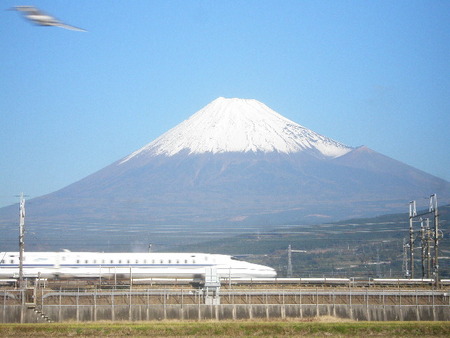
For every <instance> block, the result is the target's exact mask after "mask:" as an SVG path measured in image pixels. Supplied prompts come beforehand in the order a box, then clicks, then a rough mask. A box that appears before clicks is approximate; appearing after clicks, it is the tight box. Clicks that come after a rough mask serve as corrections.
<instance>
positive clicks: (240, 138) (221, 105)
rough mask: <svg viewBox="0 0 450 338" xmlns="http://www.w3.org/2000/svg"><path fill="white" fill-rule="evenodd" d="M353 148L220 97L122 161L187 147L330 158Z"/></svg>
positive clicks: (251, 103) (261, 108)
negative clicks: (316, 154)
mask: <svg viewBox="0 0 450 338" xmlns="http://www.w3.org/2000/svg"><path fill="white" fill-rule="evenodd" d="M352 149H353V148H351V147H348V146H346V145H344V144H341V143H339V142H336V141H334V140H332V139H330V138H328V137H325V136H322V135H319V134H317V133H315V132H313V131H312V130H310V129H307V128H305V127H303V126H301V125H299V124H297V123H295V122H293V121H291V120H289V119H287V118H285V117H283V116H282V115H280V114H278V113H277V112H275V111H274V110H272V109H270V108H269V107H267V106H266V105H265V104H263V103H261V102H259V101H257V100H251V99H237V98H232V99H227V98H223V97H220V98H218V99H216V100H214V101H212V102H211V103H209V104H208V105H207V106H205V107H204V108H202V109H201V110H199V111H198V112H197V113H195V114H194V115H192V116H191V117H190V118H189V119H187V120H185V121H183V122H182V123H180V124H179V125H177V126H176V127H174V128H172V129H170V130H169V131H167V132H166V133H164V134H163V135H161V136H160V137H158V138H157V139H156V140H154V141H153V142H151V143H149V144H148V145H146V146H144V147H142V148H141V149H139V150H137V151H135V152H133V153H132V154H130V155H129V156H128V157H126V158H124V159H123V160H122V162H121V163H124V162H127V161H128V160H130V159H131V158H133V157H135V156H137V155H143V154H150V155H167V156H173V155H175V154H177V153H179V152H181V151H183V150H187V151H188V152H189V153H190V154H199V153H206V152H210V153H213V154H216V153H225V152H274V151H277V152H280V153H295V152H300V151H307V150H312V151H314V150H315V151H318V152H320V153H321V154H322V155H323V156H325V157H338V156H342V155H344V154H346V153H348V152H349V151H351V150H352Z"/></svg>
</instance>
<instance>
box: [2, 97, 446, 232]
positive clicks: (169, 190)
mask: <svg viewBox="0 0 450 338" xmlns="http://www.w3.org/2000/svg"><path fill="white" fill-rule="evenodd" d="M433 193H437V194H438V196H439V198H440V203H442V202H447V203H448V202H449V201H450V183H449V182H447V181H445V180H442V179H440V178H437V177H435V176H432V175H429V174H427V173H425V172H422V171H420V170H418V169H415V168H413V167H411V166H408V165H406V164H403V163H401V162H399V161H396V160H394V159H391V158H389V157H387V156H384V155H382V154H380V153H377V152H375V151H373V150H371V149H369V148H367V147H364V146H363V147H350V146H347V145H344V144H342V143H339V142H337V141H335V140H332V139H330V138H328V137H326V136H323V135H320V134H318V133H315V132H314V131H312V130H309V129H307V128H305V127H303V126H301V125H299V124H297V123H295V122H293V121H290V120H289V119H287V118H285V117H283V116H282V115H280V114H278V113H277V112H275V111H273V110H272V109H270V108H269V107H267V106H266V105H264V104H263V103H261V102H259V101H256V100H249V99H237V98H232V99H227V98H218V99H216V100H214V101H212V102H211V103H209V104H208V105H207V106H205V107H204V108H203V109H201V110H199V111H198V112H197V113H195V114H194V115H192V116H191V117H190V118H189V119H187V120H185V121H184V122H182V123H180V124H179V125H177V126H176V127H174V128H173V129H171V130H169V131H167V132H166V133H164V134H163V135H161V136H160V137H159V138H157V139H155V140H154V141H153V142H151V143H149V144H147V145H145V146H144V147H142V148H141V149H139V150H137V151H135V152H133V153H131V154H130V155H128V156H126V157H125V158H122V159H120V160H118V161H117V162H115V163H112V164H111V165H109V166H107V167H105V168H103V169H101V170H99V171H98V172H96V173H94V174H92V175H90V176H87V177H86V178H84V179H82V180H80V181H78V182H76V183H73V184H71V185H69V186H67V187H65V188H63V189H61V190H59V191H56V192H54V193H51V194H48V195H45V196H42V197H38V198H35V199H32V200H30V201H29V202H28V204H27V206H28V207H27V215H28V216H27V217H29V220H30V221H32V222H39V221H43V220H45V221H48V220H51V221H54V222H60V223H65V224H71V223H73V222H80V223H83V222H98V223H102V224H108V223H115V224H123V225H124V226H126V225H128V224H133V223H140V224H150V225H151V224H153V225H164V224H179V225H185V226H202V227H208V226H211V227H213V226H221V225H226V224H232V225H233V226H240V225H243V224H247V225H248V224H252V225H261V226H263V225H264V226H267V225H280V224H298V223H300V222H301V223H317V222H323V221H327V222H328V221H332V220H338V219H344V218H351V217H368V216H372V215H379V214H382V213H389V212H402V211H405V210H406V209H407V204H408V202H409V201H410V200H413V199H417V198H422V197H424V196H429V195H430V194H433ZM13 210H14V212H13ZM16 210H17V209H16V208H11V207H7V208H3V209H0V215H4V216H5V217H7V215H9V217H16V216H15V213H16Z"/></svg>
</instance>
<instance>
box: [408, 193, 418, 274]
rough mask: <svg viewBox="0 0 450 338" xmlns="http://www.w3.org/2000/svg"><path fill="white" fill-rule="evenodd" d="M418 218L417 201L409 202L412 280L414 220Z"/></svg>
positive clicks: (411, 270)
mask: <svg viewBox="0 0 450 338" xmlns="http://www.w3.org/2000/svg"><path fill="white" fill-rule="evenodd" d="M416 216H417V211H416V201H411V202H409V263H410V270H409V271H410V273H411V274H410V278H414V229H413V218H414V217H416Z"/></svg>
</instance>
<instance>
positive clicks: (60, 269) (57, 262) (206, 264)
mask: <svg viewBox="0 0 450 338" xmlns="http://www.w3.org/2000/svg"><path fill="white" fill-rule="evenodd" d="M208 269H214V271H216V274H217V276H218V277H219V278H231V279H233V278H272V277H275V276H276V272H275V270H274V269H272V268H270V267H267V266H264V265H259V264H253V263H249V262H245V261H241V260H238V259H237V258H235V257H233V256H227V255H217V254H203V253H103V252H102V253H100V252H70V251H62V252H25V254H24V259H23V277H25V278H37V277H38V276H39V277H42V278H70V277H71V278H89V277H105V278H113V277H114V276H116V277H122V278H154V277H155V278H158V277H159V278H195V277H200V276H205V274H206V271H207V270H208ZM18 276H19V253H18V252H1V253H0V278H17V277H18Z"/></svg>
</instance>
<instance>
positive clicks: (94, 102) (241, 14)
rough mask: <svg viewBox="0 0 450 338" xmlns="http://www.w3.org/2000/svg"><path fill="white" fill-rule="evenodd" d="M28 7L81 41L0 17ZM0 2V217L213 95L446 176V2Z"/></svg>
mask: <svg viewBox="0 0 450 338" xmlns="http://www.w3.org/2000/svg"><path fill="white" fill-rule="evenodd" d="M30 4H32V5H35V6H37V7H39V8H41V9H42V10H44V11H46V12H48V13H50V14H52V15H54V16H56V17H57V18H58V19H60V20H61V21H64V22H65V23H68V24H70V25H74V26H78V27H81V28H84V29H86V30H88V32H86V33H84V32H76V31H70V30H65V29H61V28H56V27H39V26H34V25H32V24H30V23H29V22H27V21H25V20H24V19H23V18H22V17H21V16H20V14H19V13H18V12H15V11H5V10H3V9H8V8H10V7H12V6H16V5H30ZM1 6H2V7H3V8H0V9H1V11H0V15H1V20H0V149H1V153H0V155H1V157H0V206H4V205H8V204H12V203H16V202H17V201H18V198H17V197H15V195H18V194H19V193H20V192H24V193H25V194H27V195H29V198H32V197H37V196H40V195H43V194H47V193H50V192H53V191H56V190H58V189H60V188H63V187H65V186H66V185H68V184H70V183H73V182H75V181H77V180H79V179H81V178H83V177H85V176H87V175H89V174H91V173H93V172H95V171H97V170H99V169H101V168H103V167H105V166H106V165H108V164H110V163H112V162H114V161H116V160H118V159H120V158H122V157H124V156H126V155H128V154H130V153H131V152H133V151H135V150H137V149H138V148H140V147H142V146H144V145H145V144H147V143H149V142H151V141H152V140H154V139H155V138H156V137H158V136H160V135H161V134H162V133H164V132H166V131H167V130H169V129H170V128H172V127H174V126H176V125H177V124H178V123H180V122H182V121H183V120H185V119H187V118H188V117H189V116H190V115H192V114H193V113H195V112H196V111H197V110H199V109H201V108H202V107H203V106H205V105H206V104H208V103H209V102H210V101H212V100H214V99H216V98H217V97H219V96H224V97H239V98H253V99H257V100H259V101H261V102H263V103H265V104H266V105H268V106H269V107H270V108H272V109H274V110H275V111H277V112H278V113H280V114H282V115H284V116H285V117H287V118H289V119H291V120H293V121H295V122H297V123H299V124H301V125H303V126H305V127H307V128H310V129H312V130H314V131H315V132H318V133H320V134H322V135H325V136H328V137H331V138H333V139H335V140H337V141H339V142H342V143H344V144H347V145H350V146H360V145H366V146H368V147H369V148H371V149H373V150H375V151H378V152H380V153H382V154H384V155H387V156H390V157H392V158H395V159H397V160H399V161H402V162H404V163H407V164H409V165H412V166H414V167H416V168H418V169H421V170H424V171H426V172H428V173H430V174H433V175H436V176H438V177H441V178H444V179H446V180H449V181H450V153H449V145H450V132H449V128H450V1H438V0H433V1H429V0H424V1H414V0H407V1H401V0H395V1H392V0H388V1H383V0H379V1H360V0H357V1H335V0H329V1H321V0H314V1H313V0H311V1H301V0H294V1H288V0H283V1H280V0H273V1H272V0H241V1H233V0H223V1H222V0H205V1H200V0H160V1H150V0H133V1H111V0H96V1H92V0H79V1H69V0H59V1H54V0H52V1H40V0H35V1H34V2H33V3H30V2H28V1H27V2H24V3H21V2H19V1H10V0H7V1H2V2H1ZM431 193H433V192H432V191H430V194H431ZM418 198H420V196H418Z"/></svg>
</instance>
